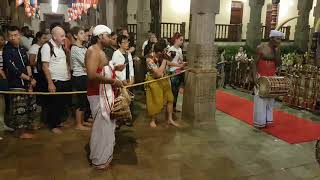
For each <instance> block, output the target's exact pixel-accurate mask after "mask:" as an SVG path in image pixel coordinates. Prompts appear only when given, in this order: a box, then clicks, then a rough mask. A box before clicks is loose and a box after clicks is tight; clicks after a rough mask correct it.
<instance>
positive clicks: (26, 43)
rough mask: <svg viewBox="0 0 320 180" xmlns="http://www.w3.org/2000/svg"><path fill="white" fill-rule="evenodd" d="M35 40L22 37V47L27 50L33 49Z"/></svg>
mask: <svg viewBox="0 0 320 180" xmlns="http://www.w3.org/2000/svg"><path fill="white" fill-rule="evenodd" d="M32 40H33V38H27V37H25V36H21V45H22V46H24V47H25V48H26V49H27V50H29V49H30V48H31V44H32Z"/></svg>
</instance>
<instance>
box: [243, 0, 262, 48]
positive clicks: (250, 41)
mask: <svg viewBox="0 0 320 180" xmlns="http://www.w3.org/2000/svg"><path fill="white" fill-rule="evenodd" d="M249 5H250V20H249V23H248V28H247V45H248V46H249V47H250V48H252V49H255V48H256V47H257V46H258V45H259V44H260V43H261V38H262V31H261V28H262V23H261V10H262V7H263V5H264V0H249Z"/></svg>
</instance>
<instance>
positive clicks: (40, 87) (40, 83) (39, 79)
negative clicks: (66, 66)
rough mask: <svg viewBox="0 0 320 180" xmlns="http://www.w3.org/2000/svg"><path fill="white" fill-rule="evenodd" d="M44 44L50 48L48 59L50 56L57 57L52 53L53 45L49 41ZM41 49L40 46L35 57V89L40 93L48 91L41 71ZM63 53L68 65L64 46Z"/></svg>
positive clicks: (45, 79) (44, 76)
mask: <svg viewBox="0 0 320 180" xmlns="http://www.w3.org/2000/svg"><path fill="white" fill-rule="evenodd" d="M46 44H48V45H49V47H50V57H52V56H54V57H57V56H56V54H55V53H54V48H53V44H52V43H51V42H50V41H49V42H47V43H46ZM42 47H43V46H41V47H40V48H39V51H38V55H37V64H36V67H37V71H38V75H37V77H36V81H37V87H36V89H37V91H40V92H47V91H48V82H47V78H46V75H45V74H44V71H43V69H42V65H43V62H42V57H41V49H42ZM63 51H64V53H65V54H66V57H67V63H69V62H68V52H67V51H66V49H65V48H64V46H63Z"/></svg>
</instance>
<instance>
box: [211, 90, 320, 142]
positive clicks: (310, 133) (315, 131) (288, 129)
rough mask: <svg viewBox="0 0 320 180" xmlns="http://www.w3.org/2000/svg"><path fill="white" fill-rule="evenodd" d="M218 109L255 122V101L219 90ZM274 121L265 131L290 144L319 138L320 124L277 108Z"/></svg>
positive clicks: (251, 122) (217, 94)
mask: <svg viewBox="0 0 320 180" xmlns="http://www.w3.org/2000/svg"><path fill="white" fill-rule="evenodd" d="M216 97H217V109H218V110H220V111H222V112H224V113H226V114H229V115H230V116H233V117H235V118H237V119H239V120H241V121H244V122H246V123H248V124H250V125H252V124H253V102H251V101H249V100H246V99H243V98H240V97H238V96H235V95H231V94H228V93H225V92H223V91H219V90H217V93H216ZM273 116H274V123H273V125H272V126H271V127H268V128H266V129H264V130H263V131H264V132H266V133H268V134H271V135H273V136H275V137H277V138H279V139H282V140H283V141H286V142H288V143H290V144H296V143H302V142H308V141H313V140H317V139H318V138H319V137H320V124H316V123H314V122H312V121H311V120H306V119H303V118H299V117H297V116H295V115H291V114H288V113H286V112H283V111H280V110H275V111H274V112H273Z"/></svg>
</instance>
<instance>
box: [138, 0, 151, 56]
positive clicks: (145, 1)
mask: <svg viewBox="0 0 320 180" xmlns="http://www.w3.org/2000/svg"><path fill="white" fill-rule="evenodd" d="M137 7H138V8H137V44H136V45H137V46H136V47H137V48H136V54H137V55H138V56H139V55H140V54H141V53H142V49H141V47H142V44H143V42H144V41H145V40H146V38H147V34H148V31H149V29H150V23H151V10H150V0H138V6H137Z"/></svg>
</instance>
